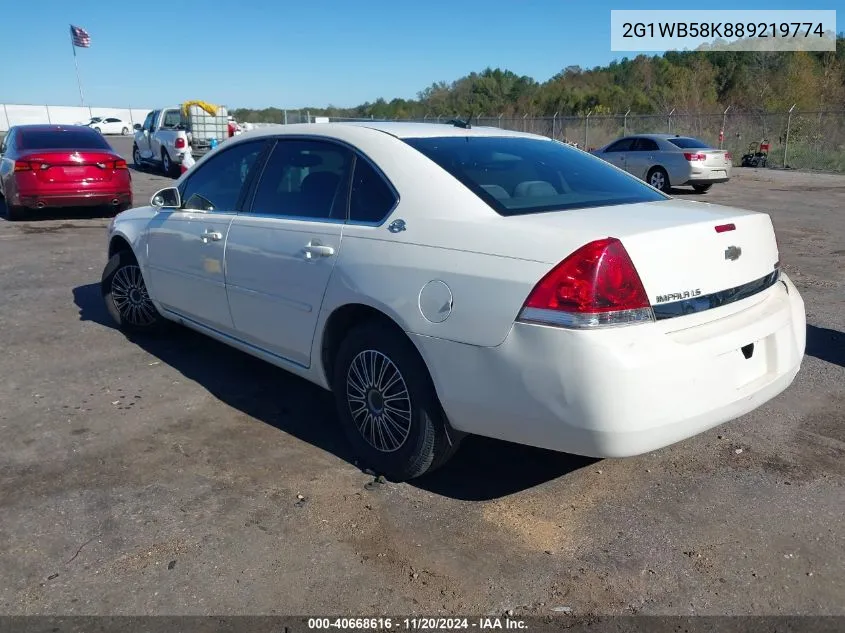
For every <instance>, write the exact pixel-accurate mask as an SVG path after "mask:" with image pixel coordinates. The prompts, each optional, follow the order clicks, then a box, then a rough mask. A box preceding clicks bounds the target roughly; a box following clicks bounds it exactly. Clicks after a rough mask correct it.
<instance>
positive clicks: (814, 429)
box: [0, 139, 845, 615]
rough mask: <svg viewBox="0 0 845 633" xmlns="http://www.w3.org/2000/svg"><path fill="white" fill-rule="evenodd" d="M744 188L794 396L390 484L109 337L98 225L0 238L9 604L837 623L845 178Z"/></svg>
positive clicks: (141, 192)
mask: <svg viewBox="0 0 845 633" xmlns="http://www.w3.org/2000/svg"><path fill="white" fill-rule="evenodd" d="M115 146H116V147H117V148H118V149H119V150H120V151H122V152H124V154H125V155H126V156H127V157H128V155H129V147H128V144H127V142H126V141H125V140H123V139H118V140H116V141H115ZM738 171H739V173H738V174H737V176H736V177H735V179H734V180H733V181H731V182H730V183H729V184H727V185H724V186H716V187H714V188H713V190H711V191H710V193H708V194H707V195H706V197H705V198H704V199H706V200H708V201H711V202H723V203H730V204H734V205H737V206H743V207H748V208H752V209H757V210H761V211H767V212H769V213H771V214H772V216H773V219H774V222H775V225H776V228H777V230H778V234H779V239H780V246H781V251H782V258H783V261H784V263H785V266H786V269H787V270H788V272H789V273H790V274H791V275H792V277H793V279H794V280H795V282H796V283H797V284H798V286H799V288H800V289H801V291H802V293H803V295H804V299H805V301H806V303H807V311H808V321H809V323H810V325H809V327H808V350H807V357H806V359H805V362H804V367H803V370H802V372H801V373H800V374H799V377H798V379H797V381H796V383H795V384H794V385H793V386H792V387H791V388H790V389H789V390H788V391H787V392H786V393H784V394H783V395H781V396H780V397H778V398H777V399H775V400H774V401H773V402H771V403H770V404H768V405H767V406H765V407H763V408H762V409H760V410H758V411H756V412H754V413H753V414H751V415H748V416H746V417H744V418H742V419H740V420H737V421H735V422H732V423H729V424H727V425H725V426H723V427H721V428H719V429H715V430H713V431H711V432H709V433H706V434H704V435H702V436H700V437H697V438H694V439H692V440H689V441H687V442H684V443H682V444H680V445H676V446H673V447H670V448H668V449H664V450H661V451H658V452H655V453H651V454H649V455H645V456H642V457H638V458H632V459H627V460H607V461H601V462H597V461H594V460H587V459H583V458H578V457H573V456H569V455H564V454H556V453H551V452H546V451H541V450H535V449H529V448H525V447H520V446H516V445H510V444H505V443H502V442H494V441H489V440H482V439H471V440H470V441H468V442H467V443H466V444H465V446H464V447H463V448H462V449H461V451H460V453H459V454H458V456H457V457H456V458H455V459H454V461H453V462H452V463H451V464H450V465H449V466H448V467H446V468H445V469H443V470H442V471H440V472H438V473H436V474H434V475H432V476H430V477H428V478H424V479H421V480H419V481H415V482H413V483H411V484H401V485H397V484H391V483H388V484H376V485H372V484H371V482H372V477H370V476H368V475H366V474H364V473H362V472H361V471H360V470H359V469H358V468H356V466H355V465H354V464H353V463H351V461H350V456H349V453H348V449H347V446H346V444H345V442H344V440H343V439H342V436H341V434H340V432H339V430H338V429H337V428H336V423H335V419H334V415H333V410H332V403H331V401H330V399H329V397H328V395H327V394H325V393H323V392H322V391H321V390H319V389H317V388H315V387H312V386H310V385H309V384H307V383H305V382H303V381H301V380H298V379H295V378H292V377H290V376H288V375H287V374H285V373H284V372H282V371H280V370H276V369H274V368H271V367H269V366H267V365H265V364H263V363H261V362H259V361H257V360H254V359H252V358H250V357H248V356H245V355H243V354H240V353H239V352H235V351H232V350H229V349H228V348H226V347H224V346H222V345H219V344H217V343H214V342H212V341H210V340H208V339H205V338H203V337H201V336H199V335H194V334H191V333H190V332H188V331H182V332H178V333H177V334H176V335H174V336H172V337H169V338H167V339H165V340H162V341H158V342H151V341H137V342H132V341H129V340H127V339H126V338H125V337H124V336H123V335H122V334H120V333H119V332H118V331H116V330H115V329H113V328H112V326H111V324H110V323H109V321H108V318H107V315H106V313H105V310H104V308H103V307H102V305H101V301H100V297H99V291H98V282H99V279H100V271H101V269H102V266H103V264H104V257H105V255H104V253H105V246H106V245H105V242H104V237H105V235H104V232H105V227H106V224H107V219H104V218H97V217H91V216H90V215H89V216H80V215H79V214H71V213H68V214H61V215H57V216H55V217H52V218H50V219H43V220H38V221H31V222H24V223H19V224H10V223H7V222H5V221H3V220H0V254H2V257H0V297H2V301H0V344H2V350H3V353H2V355H0V372H1V373H2V376H3V379H2V382H0V403H2V406H0V433H2V438H3V442H2V448H0V542H2V543H3V544H4V546H3V547H2V548H0V579H2V580H0V612H2V613H6V614H141V613H144V614H157V613H167V614H207V613H217V614H222V613H231V614H235V613H240V614H259V613H260V614H272V613H276V614H306V613H310V614H320V613H324V612H331V613H334V614H338V615H346V614H353V613H354V614H365V615H374V614H378V613H382V612H389V613H392V614H394V615H398V614H406V613H411V612H414V613H420V612H422V613H428V614H435V613H464V614H469V613H473V614H486V613H497V614H498V613H501V612H502V611H504V610H507V609H513V611H514V612H515V614H517V615H519V614H531V613H541V614H546V613H549V612H550V609H552V608H554V607H559V606H566V607H571V608H572V610H573V612H574V613H576V614H579V613H580V614H583V613H588V612H592V613H605V614H610V613H650V614H693V613H695V614H739V613H754V614H810V613H819V614H821V613H826V614H845V600H843V596H845V548H843V543H844V542H845V523H843V514H844V513H843V508H845V488H844V487H843V483H845V423H843V417H844V416H845V390H843V384H845V383H843V380H845V337H843V334H842V331H843V329H844V328H845V316H843V315H845V310H844V309H843V308H845V305H843V289H845V272H843V265H842V264H843V261H845V177H843V176H825V175H807V174H798V173H782V172H774V171H765V172H760V173H749V172H748V171H747V170H744V171H743V170H738ZM133 177H134V182H135V185H136V191H137V194H136V204H141V203H143V202H144V200H145V199H146V198H148V197H149V195H150V194H151V193H152V192H153V190H155V189H156V188H158V187H159V186H160V185H161V184H162V183H164V182H166V181H167V179H165V178H163V177H160V176H152V175H149V174H143V173H138V172H135V173H133ZM679 195H682V196H684V197H690V198H695V199H702V197H701V196H694V195H693V194H691V193H689V192H683V193H680V192H679ZM739 449H742V450H741V452H740V451H739ZM300 495H301V496H302V497H303V498H301V499H300V498H299V496H300Z"/></svg>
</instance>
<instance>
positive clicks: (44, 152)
mask: <svg viewBox="0 0 845 633" xmlns="http://www.w3.org/2000/svg"><path fill="white" fill-rule="evenodd" d="M0 155H2V156H0V193H2V195H3V197H4V198H5V201H6V217H7V219H9V220H19V219H22V218H24V217H25V215H26V214H28V213H31V212H33V211H39V210H41V209H44V208H47V207H72V206H99V205H108V206H110V207H111V208H112V209H113V210H114V211H115V212H120V211H122V210H124V209H127V208H129V207H130V206H132V179H131V176H130V175H129V170H128V169H127V166H126V161H125V160H124V159H123V158H121V156H120V155H119V154H117V152H115V151H114V150H113V149H112V148H111V146H110V145H109V144H108V142H106V140H105V139H104V138H103V137H102V135H100V134H99V133H97V132H95V131H94V130H92V129H91V128H89V127H85V126H78V125H18V126H14V127H12V128H11V129H10V130H9V132H8V134H7V135H6V137H5V138H4V139H3V143H2V145H1V146H0Z"/></svg>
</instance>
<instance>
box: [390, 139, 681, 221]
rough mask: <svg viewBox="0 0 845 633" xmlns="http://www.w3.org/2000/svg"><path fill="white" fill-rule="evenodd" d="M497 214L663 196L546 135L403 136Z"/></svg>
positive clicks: (647, 199)
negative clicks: (412, 137) (514, 136)
mask: <svg viewBox="0 0 845 633" xmlns="http://www.w3.org/2000/svg"><path fill="white" fill-rule="evenodd" d="M405 142H406V143H408V144H409V145H411V146H412V147H414V148H415V149H417V150H418V151H420V152H422V153H423V154H425V155H426V156H427V157H428V158H430V159H431V160H433V161H434V162H435V163H437V164H438V165H439V166H440V167H442V168H443V169H445V170H446V171H447V172H449V173H450V174H451V175H452V176H454V177H455V178H457V179H458V180H459V181H460V182H462V183H463V184H464V185H466V187H468V188H469V189H470V190H471V191H472V192H473V193H475V194H476V195H477V196H478V197H479V198H481V199H482V200H484V201H485V202H486V203H487V204H488V205H490V206H491V207H492V208H493V209H494V210H495V211H497V212H498V213H500V214H501V215H506V216H507V215H522V214H527V213H539V212H542V211H556V210H564V209H580V208H588V207H603V206H610V205H617V204H632V203H636V202H654V201H658V200H667V199H668V196H666V195H664V194H662V193H659V192H657V191H655V190H653V189H652V188H651V187H649V186H647V185H646V184H645V183H643V182H642V181H640V180H639V179H637V178H634V177H633V176H631V175H629V174H626V173H624V172H620V171H619V170H617V169H615V168H614V167H612V166H610V165H608V164H607V163H606V162H604V161H603V160H601V159H599V158H596V157H595V156H591V155H589V154H587V153H585V152H582V151H580V150H577V149H574V148H571V147H568V146H567V145H563V144H561V143H555V142H553V141H550V140H548V141H547V140H543V139H534V138H519V137H517V138H509V137H489V136H475V137H473V136H470V137H458V136H452V137H440V138H437V137H434V138H416V139H405Z"/></svg>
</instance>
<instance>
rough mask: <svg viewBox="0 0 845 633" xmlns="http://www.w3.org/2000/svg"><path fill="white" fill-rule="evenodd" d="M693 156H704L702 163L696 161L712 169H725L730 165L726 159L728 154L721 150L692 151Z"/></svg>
mask: <svg viewBox="0 0 845 633" xmlns="http://www.w3.org/2000/svg"><path fill="white" fill-rule="evenodd" d="M692 151H693V153H695V154H704V160H703V161H697V162H698V164H700V165H704V167H710V168H712V169H725V168H727V166H728V165H730V164H731V161H730V159H728V152H726V151H725V150H721V149H696V150H692Z"/></svg>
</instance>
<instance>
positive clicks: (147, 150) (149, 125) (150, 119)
mask: <svg viewBox="0 0 845 633" xmlns="http://www.w3.org/2000/svg"><path fill="white" fill-rule="evenodd" d="M158 112H159V111H158V110H153V111H152V112H150V113H149V114H148V115H147V118H146V119H144V124H143V125H142V126H141V135H140V138H139V139H138V140H137V141H136V142H135V145H137V146H138V151H139V152H140V153H141V158H144V159H147V160H149V159H150V158H152V156H153V151H152V146H151V145H150V139H151V138H152V135H153V126H154V123H155V120H156V119H157V118H158Z"/></svg>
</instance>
